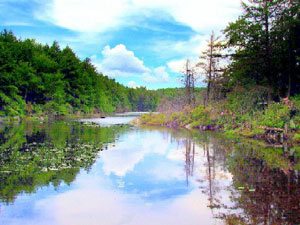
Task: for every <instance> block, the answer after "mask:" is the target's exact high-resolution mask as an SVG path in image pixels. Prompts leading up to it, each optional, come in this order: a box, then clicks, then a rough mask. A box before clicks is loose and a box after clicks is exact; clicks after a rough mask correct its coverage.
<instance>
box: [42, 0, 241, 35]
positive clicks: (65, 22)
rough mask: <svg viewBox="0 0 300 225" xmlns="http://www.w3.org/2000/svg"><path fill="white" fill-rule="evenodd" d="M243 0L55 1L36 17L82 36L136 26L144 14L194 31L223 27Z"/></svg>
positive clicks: (238, 10) (237, 12)
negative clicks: (172, 21) (165, 17)
mask: <svg viewBox="0 0 300 225" xmlns="http://www.w3.org/2000/svg"><path fill="white" fill-rule="evenodd" d="M239 6H240V0H230V1H224V0H210V1H199V0H101V1H98V0H85V1H82V0H52V1H51V2H50V3H49V4H47V5H45V7H44V9H43V11H42V12H41V11H40V10H39V11H38V12H36V17H37V18H39V19H42V20H46V21H50V22H52V23H54V24H56V25H58V26H61V27H65V28H68V29H70V30H75V31H81V32H103V31H106V30H108V29H113V28H117V27H120V26H124V25H128V24H132V23H134V20H133V19H132V18H133V17H135V18H136V17H137V16H144V14H145V12H147V11H148V12H149V11H150V12H155V11H156V12H157V11H159V12H160V14H159V15H157V16H160V17H162V16H163V14H165V15H169V16H171V17H172V18H173V19H174V20H175V21H176V22H179V23H182V24H185V25H187V26H189V27H191V28H193V29H194V30H195V31H200V30H203V29H205V30H207V29H211V28H212V27H218V28H221V27H224V26H225V25H226V24H227V23H228V22H229V21H231V20H233V19H234V18H236V16H237V15H238V14H239V12H240V9H239V8H240V7H239Z"/></svg>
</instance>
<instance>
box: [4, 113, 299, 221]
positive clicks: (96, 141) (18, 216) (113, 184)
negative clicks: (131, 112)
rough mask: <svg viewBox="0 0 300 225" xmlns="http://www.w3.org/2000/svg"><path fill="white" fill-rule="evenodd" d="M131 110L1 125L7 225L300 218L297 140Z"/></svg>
mask: <svg viewBox="0 0 300 225" xmlns="http://www.w3.org/2000/svg"><path fill="white" fill-rule="evenodd" d="M130 119H132V118H131V117H130V118H128V117H121V116H119V117H116V118H115V117H114V118H105V119H90V120H84V121H81V122H79V121H54V122H47V123H36V122H30V123H29V122H27V123H25V122H24V123H21V124H10V125H2V126H1V127H0V144H1V149H0V224H5V225H6V224H7V225H10V224H22V225H23V224H30V225H32V224H33V225H35V224H49V225H50V224H51V225H53V224H59V225H60V224H63V225H64V224H66V225H69V224H71V225H73V224H74V225H76V224H84V225H85V224H103V225H117V224H118V225H119V224H120V225H121V224H122V225H123V224H124V225H141V224H143V225H148V224H164V225H165V224H172V225H173V224H185V225H189V224H197V225H198V224H299V223H300V206H299V203H300V192H299V191H300V184H299V175H298V171H299V168H300V166H299V154H298V152H300V150H299V149H298V148H290V149H288V150H287V149H285V150H284V149H283V148H271V147H268V146H264V145H262V144H261V143H260V142H255V141H249V140H229V139H226V138H224V137H223V136H222V135H221V134H213V133H200V132H199V131H192V132H191V131H186V130H171V129H158V128H136V127H132V126H129V125H126V124H127V123H128V121H129V120H130ZM104 121H105V122H104ZM89 122H93V123H89ZM99 125H101V126H99Z"/></svg>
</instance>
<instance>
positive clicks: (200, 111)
mask: <svg viewBox="0 0 300 225" xmlns="http://www.w3.org/2000/svg"><path fill="white" fill-rule="evenodd" d="M210 113H211V109H210V108H205V109H204V107H203V105H199V106H198V107H196V108H195V109H194V111H193V112H192V114H191V119H192V121H194V122H193V123H192V127H197V126H200V125H210V124H214V121H213V120H212V119H211V116H210Z"/></svg>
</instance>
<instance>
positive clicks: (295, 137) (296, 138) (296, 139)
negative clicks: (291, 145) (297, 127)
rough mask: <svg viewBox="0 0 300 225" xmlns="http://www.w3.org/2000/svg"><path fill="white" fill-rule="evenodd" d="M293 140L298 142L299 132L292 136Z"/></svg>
mask: <svg viewBox="0 0 300 225" xmlns="http://www.w3.org/2000/svg"><path fill="white" fill-rule="evenodd" d="M293 141H295V142H298V143H300V134H295V135H294V137H293Z"/></svg>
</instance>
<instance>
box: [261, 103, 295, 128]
mask: <svg viewBox="0 0 300 225" xmlns="http://www.w3.org/2000/svg"><path fill="white" fill-rule="evenodd" d="M289 120H290V109H289V106H286V105H284V104H279V103H271V104H270V105H269V106H268V107H267V109H266V110H265V114H264V117H263V118H262V120H261V121H260V124H261V125H264V126H268V127H278V128H283V127H284V124H286V123H288V122H289Z"/></svg>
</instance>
